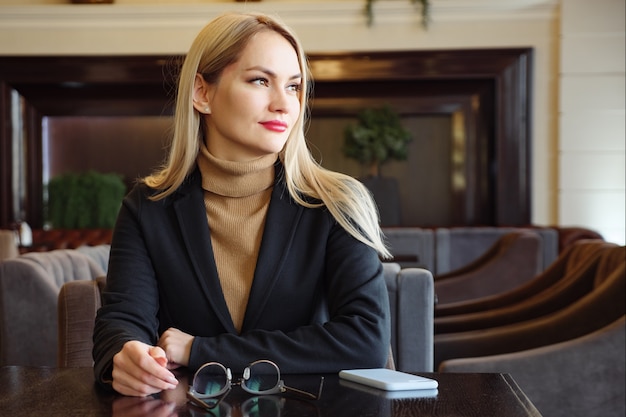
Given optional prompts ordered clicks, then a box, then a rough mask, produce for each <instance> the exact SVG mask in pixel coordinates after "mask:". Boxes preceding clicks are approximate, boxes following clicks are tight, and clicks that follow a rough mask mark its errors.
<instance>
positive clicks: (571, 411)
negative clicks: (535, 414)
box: [439, 316, 626, 417]
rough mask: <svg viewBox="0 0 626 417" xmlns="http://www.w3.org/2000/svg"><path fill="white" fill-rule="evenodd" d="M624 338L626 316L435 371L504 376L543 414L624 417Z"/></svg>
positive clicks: (446, 364)
mask: <svg viewBox="0 0 626 417" xmlns="http://www.w3.org/2000/svg"><path fill="white" fill-rule="evenodd" d="M625 340H626V316H622V317H620V318H618V319H617V320H615V321H614V322H612V323H610V324H608V325H607V326H605V327H602V328H600V329H599V330H596V331H594V332H592V333H589V334H586V335H583V336H580V337H577V338H574V339H571V340H568V341H564V342H560V343H555V344H550V345H547V346H542V347H538V348H534V349H528V350H522V351H519V352H514V353H506V354H501V355H490V356H483V357H473V358H462V359H450V360H447V361H445V362H443V363H442V364H441V366H440V367H439V371H440V372H489V373H492V372H495V373H507V374H510V375H511V376H512V377H513V378H514V379H515V382H517V384H518V385H519V386H520V388H521V389H522V390H523V391H524V393H525V394H526V395H527V396H528V397H529V398H530V400H531V401H532V402H533V404H534V405H535V406H536V407H537V409H538V410H539V412H540V413H542V415H544V416H551V417H607V416H624V415H625V413H626V379H625V378H624V375H625V374H626V366H625V360H624V351H625V349H626V346H625Z"/></svg>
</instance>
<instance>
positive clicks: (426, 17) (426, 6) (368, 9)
mask: <svg viewBox="0 0 626 417" xmlns="http://www.w3.org/2000/svg"><path fill="white" fill-rule="evenodd" d="M374 1H376V0H365V15H366V16H367V25H368V26H372V24H373V23H374V7H373V6H374ZM410 2H411V3H412V4H418V3H419V4H420V5H421V7H422V26H424V28H425V29H428V25H429V24H430V0H410Z"/></svg>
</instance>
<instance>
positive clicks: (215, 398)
mask: <svg viewBox="0 0 626 417" xmlns="http://www.w3.org/2000/svg"><path fill="white" fill-rule="evenodd" d="M235 385H239V386H240V387H241V388H242V389H243V390H244V391H246V392H248V393H250V394H253V395H273V394H282V393H285V392H291V393H294V394H298V395H300V396H302V397H303V398H307V399H310V400H317V399H319V397H320V396H321V395H322V388H323V386H324V377H321V378H320V386H319V389H318V393H317V394H312V393H310V392H306V391H302V390H299V389H297V388H292V387H288V386H286V385H285V383H284V382H283V380H282V379H280V369H279V368H278V365H276V364H275V363H274V362H272V361H270V360H267V359H261V360H258V361H255V362H252V363H251V364H249V365H248V366H247V367H246V368H245V369H244V370H243V376H242V378H240V379H238V380H237V381H233V377H232V372H231V370H230V368H227V367H225V366H224V365H222V364H221V363H219V362H209V363H205V364H204V365H202V366H201V367H200V368H199V369H198V370H197V371H196V373H195V374H194V376H193V382H192V384H191V386H190V387H189V391H187V399H189V401H191V402H192V403H193V404H195V405H197V406H199V407H202V408H204V409H205V410H212V409H214V408H215V407H217V406H218V405H219V404H220V403H221V402H222V400H223V399H224V398H226V396H227V395H228V393H229V392H230V390H231V389H232V387H233V386H235Z"/></svg>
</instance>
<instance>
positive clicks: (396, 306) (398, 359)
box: [383, 263, 434, 372]
mask: <svg viewBox="0 0 626 417" xmlns="http://www.w3.org/2000/svg"><path fill="white" fill-rule="evenodd" d="M383 265H384V267H385V280H386V282H387V291H388V293H389V305H390V308H391V349H392V351H393V355H394V361H395V366H396V369H397V370H399V371H405V372H432V370H433V314H434V313H433V311H434V291H433V276H432V274H431V273H430V271H428V270H426V269H421V268H404V269H400V267H399V265H397V264H387V263H386V264H383Z"/></svg>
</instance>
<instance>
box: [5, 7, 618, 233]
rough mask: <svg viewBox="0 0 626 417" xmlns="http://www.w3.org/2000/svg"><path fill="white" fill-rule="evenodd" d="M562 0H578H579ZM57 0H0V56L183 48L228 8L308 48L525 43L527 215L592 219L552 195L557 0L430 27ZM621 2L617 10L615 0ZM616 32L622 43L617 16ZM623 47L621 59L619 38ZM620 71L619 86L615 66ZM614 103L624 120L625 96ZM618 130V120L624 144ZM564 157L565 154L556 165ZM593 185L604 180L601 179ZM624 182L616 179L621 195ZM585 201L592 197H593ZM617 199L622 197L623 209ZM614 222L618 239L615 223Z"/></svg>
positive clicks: (446, 11) (317, 13)
mask: <svg viewBox="0 0 626 417" xmlns="http://www.w3.org/2000/svg"><path fill="white" fill-rule="evenodd" d="M561 1H565V2H566V3H567V2H570V1H574V2H577V3H580V4H584V3H585V1H584V0H578V1H576V0H561ZM605 2H608V3H619V1H614V2H611V1H610V0H604V1H603V2H602V3H603V4H604V3H605ZM61 3H69V1H64V0H0V55H42V54H43V55H59V54H70V55H81V54H88V55H93V54H180V53H184V52H185V51H186V50H187V47H188V46H189V44H190V42H191V40H192V39H193V37H194V36H195V34H196V33H197V31H198V30H199V29H200V28H201V27H202V26H203V25H204V24H205V23H206V22H207V21H208V20H209V19H211V18H212V17H214V16H215V15H217V14H218V13H220V12H222V11H225V10H235V9H238V10H262V11H266V12H271V13H277V14H279V15H280V16H281V17H282V18H283V20H285V21H286V22H287V23H288V24H289V25H290V26H292V27H293V28H294V29H295V30H296V32H297V33H298V34H299V36H300V38H301V40H302V42H303V45H304V46H305V48H306V49H307V51H308V52H332V51H348V50H352V51H354V50H393V49H396V50H399V49H443V48H489V47H532V48H534V51H535V56H534V73H533V83H534V91H533V103H532V109H533V112H532V118H533V127H532V137H533V144H532V161H533V165H532V170H533V179H532V190H533V191H532V221H533V223H535V224H538V225H553V224H561V225H580V226H585V227H591V228H597V227H596V226H598V225H599V223H598V222H597V221H596V220H597V218H596V217H594V218H590V217H581V216H573V215H572V214H571V213H569V212H568V213H564V212H563V210H562V209H563V207H565V206H566V205H565V204H562V203H561V201H560V199H561V198H566V197H567V195H566V194H563V192H562V191H563V190H562V189H561V186H562V185H563V182H562V181H563V178H564V177H568V175H565V176H564V175H562V170H559V162H560V159H559V155H560V154H559V151H560V146H561V144H560V142H559V140H558V139H559V130H560V131H561V133H563V130H564V128H563V127H561V129H559V107H558V106H559V86H560V83H559V58H560V52H559V48H560V40H561V38H560V36H559V35H560V31H559V28H560V26H561V25H560V20H559V19H560V14H559V0H477V1H469V0H432V8H431V10H432V11H431V16H432V23H431V25H430V27H429V29H428V30H424V28H423V27H422V26H421V23H420V16H419V12H418V11H416V9H415V7H414V6H413V5H411V4H410V1H409V0H384V1H383V0H381V1H377V2H376V3H375V22H374V25H373V26H372V27H368V26H367V25H366V21H365V17H364V15H363V6H364V3H365V1H364V0H301V1H300V0H263V1H262V2H250V3H236V2H234V1H229V0H221V1H220V0H214V1H209V0H204V1H203V0H178V1H176V0H116V2H115V4H113V5H69V4H61ZM621 3H622V11H623V0H621ZM591 4H596V2H591ZM598 4H599V3H598ZM589 7H592V8H595V6H589ZM598 8H600V7H598ZM564 10H565V11H567V8H564ZM608 15H609V16H610V15H611V13H608ZM622 16H623V13H622ZM622 19H623V18H622ZM574 26H576V25H574ZM621 36H622V38H621V39H622V46H623V20H622V35H621ZM564 39H567V38H566V37H564ZM565 46H567V45H565ZM570 47H572V48H573V49H574V50H576V49H577V48H578V47H579V45H578V44H577V43H573V44H572V45H570ZM621 52H622V58H623V47H622V50H621ZM621 80H622V81H621V82H622V84H621V85H622V89H621V91H622V93H623V67H622V73H621ZM605 81H606V80H605ZM563 85H565V82H564V83H563ZM622 97H623V96H622ZM561 98H562V97H561ZM561 101H562V100H561ZM621 109H622V113H621V117H622V121H623V100H622V108H621ZM606 117H610V116H606ZM622 126H623V123H622ZM623 137H624V135H623V128H622V135H621V138H622V142H621V143H622V145H623ZM611 146H613V147H615V146H616V145H615V144H613V145H611ZM622 150H623V146H622ZM622 156H623V152H622ZM571 161H572V160H569V161H568V162H565V161H563V162H564V166H566V164H568V163H571ZM622 166H623V159H622ZM622 172H623V170H622ZM559 173H561V175H559ZM603 184H604V183H603ZM591 187H592V189H594V190H595V189H597V188H599V189H602V187H604V185H592V186H591ZM623 188H624V187H623V180H622V187H621V190H622V197H623ZM581 197H582V200H584V199H585V198H586V197H593V196H589V195H587V194H583V195H581ZM584 201H586V200H584ZM586 202H587V204H592V203H593V199H592V200H591V201H586ZM568 204H569V203H568ZM623 207H624V206H623V198H622V214H623ZM622 219H623V216H622ZM604 230H606V229H605V228H603V231H604ZM619 230H621V231H622V238H623V222H622V225H621V229H619V228H618V232H619ZM617 234H618V236H617V237H618V238H619V237H620V236H619V233H617ZM613 235H614V234H612V235H611V236H613Z"/></svg>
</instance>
